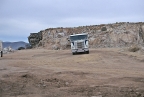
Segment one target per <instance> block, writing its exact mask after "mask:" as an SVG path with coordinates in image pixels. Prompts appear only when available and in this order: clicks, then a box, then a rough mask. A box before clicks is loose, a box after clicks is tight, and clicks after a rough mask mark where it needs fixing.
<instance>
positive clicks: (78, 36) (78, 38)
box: [70, 35, 87, 41]
mask: <svg viewBox="0 0 144 97" xmlns="http://www.w3.org/2000/svg"><path fill="white" fill-rule="evenodd" d="M85 39H87V35H76V36H70V40H71V41H76V40H85Z"/></svg>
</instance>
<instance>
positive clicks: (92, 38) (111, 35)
mask: <svg viewBox="0 0 144 97" xmlns="http://www.w3.org/2000/svg"><path fill="white" fill-rule="evenodd" d="M77 33H88V34H89V44H90V47H91V48H97V47H127V46H130V45H133V44H138V45H140V46H144V23H143V22H139V23H129V22H122V23H114V24H101V25H90V26H79V27H74V28H62V27H61V28H48V29H45V30H43V31H41V38H40V39H39V40H36V39H37V38H36V37H35V39H34V37H33V39H32V40H33V41H37V42H36V43H35V44H34V46H42V47H44V48H48V49H66V48H69V47H70V43H69V41H68V38H69V35H71V34H77ZM29 40H31V38H30V37H29Z"/></svg>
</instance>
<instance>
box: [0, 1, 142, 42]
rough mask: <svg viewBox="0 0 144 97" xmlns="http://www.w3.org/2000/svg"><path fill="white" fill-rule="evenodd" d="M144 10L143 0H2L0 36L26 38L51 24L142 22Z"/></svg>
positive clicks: (67, 25)
mask: <svg viewBox="0 0 144 97" xmlns="http://www.w3.org/2000/svg"><path fill="white" fill-rule="evenodd" d="M143 9H144V1H143V0H1V1H0V34H1V36H0V39H3V40H5V41H11V40H19V39H20V40H21V39H22V40H27V37H28V36H29V34H30V33H36V32H39V31H40V30H44V29H47V28H49V27H53V28H54V27H77V26H85V25H98V24H104V23H105V24H107V23H115V22H143V21H144V18H143V17H144V13H143ZM10 36H11V37H12V38H11V37H10ZM20 37H21V38H20ZM24 37H25V39H24Z"/></svg>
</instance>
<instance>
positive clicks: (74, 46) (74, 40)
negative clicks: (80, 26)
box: [70, 33, 89, 55]
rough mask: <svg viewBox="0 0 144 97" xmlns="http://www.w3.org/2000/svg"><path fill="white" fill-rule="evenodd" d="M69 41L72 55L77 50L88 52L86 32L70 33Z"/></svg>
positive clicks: (77, 51)
mask: <svg viewBox="0 0 144 97" xmlns="http://www.w3.org/2000/svg"><path fill="white" fill-rule="evenodd" d="M70 42H71V51H72V54H73V55H75V54H76V53H79V52H85V53H87V54H89V43H88V34H87V33H81V34H74V35H70Z"/></svg>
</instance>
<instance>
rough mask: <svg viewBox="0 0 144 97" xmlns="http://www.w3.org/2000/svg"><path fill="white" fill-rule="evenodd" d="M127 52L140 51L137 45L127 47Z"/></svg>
mask: <svg viewBox="0 0 144 97" xmlns="http://www.w3.org/2000/svg"><path fill="white" fill-rule="evenodd" d="M128 50H129V51H130V52H136V51H138V50H140V47H139V46H138V45H132V46H131V47H129V49H128Z"/></svg>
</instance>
